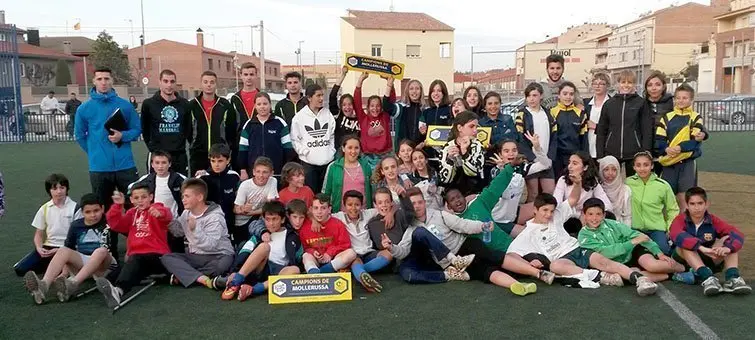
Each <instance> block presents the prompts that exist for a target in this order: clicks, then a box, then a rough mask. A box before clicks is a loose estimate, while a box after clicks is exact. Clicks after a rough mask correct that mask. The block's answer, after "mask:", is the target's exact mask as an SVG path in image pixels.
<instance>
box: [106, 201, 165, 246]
mask: <svg viewBox="0 0 755 340" xmlns="http://www.w3.org/2000/svg"><path fill="white" fill-rule="evenodd" d="M150 208H155V209H157V210H158V211H159V212H160V213H161V214H162V215H161V216H160V217H159V218H157V217H154V216H152V215H151V214H150V213H149V209H147V210H143V211H139V210H137V209H136V208H131V209H129V210H128V211H126V214H125V215H124V214H123V206H122V205H120V204H113V205H112V206H111V207H110V210H108V212H107V215H106V218H107V223H108V225H110V230H112V231H115V232H118V233H121V234H127V235H128V238H127V243H126V255H129V256H131V255H138V254H167V253H170V248H169V247H168V224H169V223H170V221H171V220H173V216H172V215H171V214H170V209H168V208H166V207H165V206H164V205H163V204H162V203H154V204H152V206H150Z"/></svg>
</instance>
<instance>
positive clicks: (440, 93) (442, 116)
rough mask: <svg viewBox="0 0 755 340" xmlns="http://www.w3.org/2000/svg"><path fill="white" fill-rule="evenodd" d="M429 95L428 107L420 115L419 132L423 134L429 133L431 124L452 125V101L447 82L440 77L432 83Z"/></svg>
mask: <svg viewBox="0 0 755 340" xmlns="http://www.w3.org/2000/svg"><path fill="white" fill-rule="evenodd" d="M428 97H429V98H428V100H427V104H428V108H426V109H424V110H422V115H421V116H420V117H419V132H421V133H422V134H423V135H424V134H426V133H427V127H428V126H429V125H451V105H450V104H451V103H450V101H449V98H448V87H446V83H444V82H443V81H442V80H440V79H436V80H434V81H433V82H432V83H430V93H429V94H428Z"/></svg>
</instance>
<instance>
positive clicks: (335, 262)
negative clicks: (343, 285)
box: [330, 257, 346, 271]
mask: <svg viewBox="0 0 755 340" xmlns="http://www.w3.org/2000/svg"><path fill="white" fill-rule="evenodd" d="M330 265H331V266H333V270H335V271H339V270H341V269H343V268H345V267H346V264H345V263H343V261H341V259H339V258H338V257H336V258H334V259H332V260H330Z"/></svg>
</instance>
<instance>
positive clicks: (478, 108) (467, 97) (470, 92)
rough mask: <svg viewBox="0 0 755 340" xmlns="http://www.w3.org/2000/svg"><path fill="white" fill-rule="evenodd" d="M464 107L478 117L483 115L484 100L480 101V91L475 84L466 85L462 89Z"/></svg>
mask: <svg viewBox="0 0 755 340" xmlns="http://www.w3.org/2000/svg"><path fill="white" fill-rule="evenodd" d="M462 98H464V108H465V109H466V110H467V111H472V112H474V113H476V114H477V115H478V116H479V117H480V118H482V117H484V116H485V102H484V101H482V93H480V89H478V88H477V87H476V86H470V87H467V88H466V89H465V90H464V96H462Z"/></svg>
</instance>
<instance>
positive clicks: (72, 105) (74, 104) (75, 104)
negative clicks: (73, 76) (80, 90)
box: [65, 92, 81, 137]
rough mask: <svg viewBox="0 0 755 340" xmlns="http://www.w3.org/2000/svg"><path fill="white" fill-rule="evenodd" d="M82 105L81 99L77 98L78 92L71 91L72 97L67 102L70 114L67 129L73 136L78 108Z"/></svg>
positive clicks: (67, 110) (67, 112)
mask: <svg viewBox="0 0 755 340" xmlns="http://www.w3.org/2000/svg"><path fill="white" fill-rule="evenodd" d="M79 106H81V101H80V100H78V99H76V93H74V92H71V98H69V99H68V102H66V109H65V111H66V114H67V115H68V124H66V131H68V133H69V134H71V137H73V122H74V119H75V118H74V117H75V115H76V110H77V109H78V108H79Z"/></svg>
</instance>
